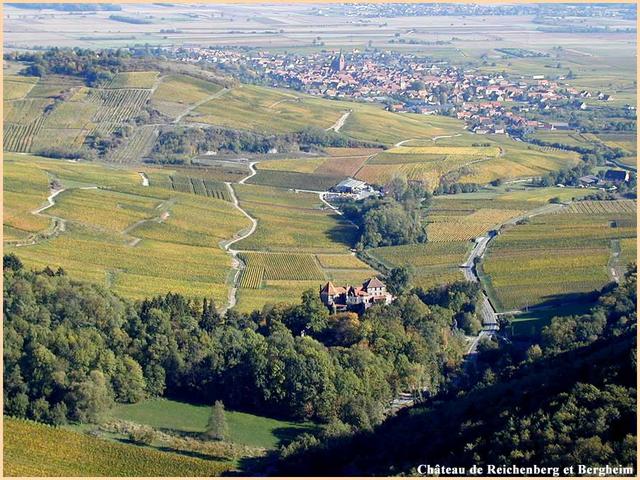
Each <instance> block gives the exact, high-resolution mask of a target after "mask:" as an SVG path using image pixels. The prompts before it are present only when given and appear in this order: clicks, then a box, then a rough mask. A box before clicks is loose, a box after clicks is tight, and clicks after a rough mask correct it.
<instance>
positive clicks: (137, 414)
mask: <svg viewBox="0 0 640 480" xmlns="http://www.w3.org/2000/svg"><path fill="white" fill-rule="evenodd" d="M210 411H211V407H210V406H208V405H193V404H189V403H184V402H177V401H173V400H167V399H152V400H144V401H141V402H138V403H135V404H130V405H125V404H122V405H118V406H117V407H115V408H114V409H113V410H111V412H110V413H109V416H110V417H111V418H112V419H116V420H126V421H129V422H133V423H137V424H141V425H148V426H150V427H153V428H156V429H159V430H166V431H172V432H176V433H179V434H193V433H200V432H203V431H204V430H205V427H206V426H207V421H208V419H209V413H210ZM225 418H226V420H227V425H228V426H229V435H230V438H229V441H230V442H232V443H237V444H242V445H248V446H252V447H261V448H265V449H272V448H276V447H277V446H278V445H279V444H280V443H282V442H284V443H288V442H289V441H291V440H292V439H293V438H294V437H295V436H296V435H299V434H301V433H305V432H311V431H313V430H315V425H314V424H312V423H308V422H306V423H296V422H290V421H284V420H276V419H273V418H268V417H260V416H257V415H251V414H249V413H243V412H234V411H226V412H225Z"/></svg>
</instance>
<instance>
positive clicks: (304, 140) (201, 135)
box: [149, 126, 378, 164]
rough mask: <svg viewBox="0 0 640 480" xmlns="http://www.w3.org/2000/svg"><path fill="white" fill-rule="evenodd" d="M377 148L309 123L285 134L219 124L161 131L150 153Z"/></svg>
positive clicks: (174, 157) (171, 158) (175, 160)
mask: <svg viewBox="0 0 640 480" xmlns="http://www.w3.org/2000/svg"><path fill="white" fill-rule="evenodd" d="M372 146H373V147H375V146H378V145H376V144H371V143H367V142H361V141H358V140H353V139H350V138H348V137H346V136H345V135H342V134H340V133H336V132H327V131H325V130H323V129H321V128H317V127H312V126H308V127H305V128H303V129H302V130H300V131H297V132H292V133H285V134H266V133H253V132H249V131H243V130H233V129H228V128H220V127H208V128H201V127H186V128H185V127H180V128H176V129H172V130H165V131H163V132H161V133H160V135H159V136H158V139H157V140H156V143H155V144H154V146H153V149H152V151H151V154H150V158H149V161H150V162H153V163H168V164H183V163H189V162H190V161H191V159H192V158H193V157H195V156H198V155H202V154H204V153H206V152H208V151H215V152H218V151H220V152H222V153H240V152H247V153H257V154H267V153H270V152H277V153H286V152H298V151H314V150H315V151H318V150H319V149H321V148H323V147H372Z"/></svg>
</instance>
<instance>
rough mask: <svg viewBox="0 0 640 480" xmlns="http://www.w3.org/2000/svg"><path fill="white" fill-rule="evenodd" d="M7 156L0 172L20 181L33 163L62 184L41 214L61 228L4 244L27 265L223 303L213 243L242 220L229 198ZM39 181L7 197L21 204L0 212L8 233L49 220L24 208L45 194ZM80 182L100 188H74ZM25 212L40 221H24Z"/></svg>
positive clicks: (135, 294)
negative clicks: (47, 234) (27, 194)
mask: <svg viewBox="0 0 640 480" xmlns="http://www.w3.org/2000/svg"><path fill="white" fill-rule="evenodd" d="M11 160H12V162H11V163H7V164H6V165H5V173H6V174H8V175H9V178H16V180H15V181H20V177H21V176H22V178H24V176H25V175H26V173H24V169H25V168H31V167H32V166H37V168H39V169H40V171H42V172H44V171H47V172H49V173H50V175H51V176H52V177H54V178H57V179H58V181H59V182H60V183H61V184H62V185H63V186H64V187H67V188H68V190H67V191H65V192H63V193H62V194H60V195H59V196H58V197H57V198H56V204H55V206H54V207H51V208H50V209H48V210H46V212H45V213H47V214H51V215H55V216H56V217H59V218H61V219H63V221H64V222H65V223H66V228H65V230H64V231H63V232H60V234H59V235H58V236H54V237H53V238H50V239H46V240H45V239H43V240H41V241H38V242H36V243H35V244H33V245H25V246H22V247H16V246H6V249H7V250H10V251H13V252H15V253H17V254H18V255H20V258H21V259H22V260H23V261H24V262H25V264H26V265H27V266H29V267H34V268H44V267H45V266H47V265H50V266H51V267H52V268H57V267H63V268H64V269H65V270H66V271H68V272H69V273H70V274H73V275H75V276H76V277H77V278H80V279H84V280H88V281H92V282H96V283H100V284H104V285H108V286H111V287H112V288H113V289H114V291H116V292H118V293H120V294H122V295H124V296H127V297H130V298H141V297H145V296H150V295H155V294H162V293H166V292H167V291H174V292H180V293H183V294H185V295H188V296H190V295H194V296H197V297H202V296H206V297H209V298H213V299H214V300H215V301H216V303H217V304H218V305H222V304H223V303H224V301H226V298H227V288H228V287H227V285H226V281H227V273H228V271H229V268H230V266H231V260H230V258H229V256H228V254H226V253H225V252H224V251H223V250H222V249H220V248H219V246H218V243H219V242H220V241H222V240H225V239H228V238H231V237H233V235H234V234H235V233H236V232H237V231H239V230H241V229H243V228H245V227H246V223H247V221H246V218H245V217H244V216H242V215H241V214H240V213H239V212H238V211H237V210H236V209H234V208H233V206H232V205H231V204H230V203H229V202H227V201H222V200H219V199H215V198H210V197H205V196H200V195H188V194H183V193H180V192H177V191H171V190H167V189H163V188H154V187H143V186H141V184H140V177H139V175H138V174H137V173H136V172H135V171H127V170H118V169H109V168H106V167H103V166H97V165H87V164H70V163H68V162H62V161H52V160H44V159H41V158H38V157H27V156H16V157H11ZM14 172H16V173H14ZM150 174H151V173H150ZM36 178H37V177H36ZM41 178H42V179H43V180H42V181H41V182H40V183H37V184H33V186H32V187H30V188H31V189H32V191H33V193H30V195H31V197H29V198H33V200H28V199H27V198H23V197H20V198H17V199H14V198H13V197H10V200H11V201H12V202H14V203H15V202H18V201H24V203H25V205H27V200H28V207H27V208H24V209H23V210H20V209H19V207H16V210H13V211H15V212H16V213H15V215H14V216H12V217H5V228H7V229H8V231H9V232H11V233H13V234H14V236H18V233H19V232H23V231H24V232H25V233H27V232H29V231H32V230H35V229H37V228H39V227H40V226H43V227H45V228H46V225H47V224H48V223H49V222H50V221H49V220H48V219H47V218H46V217H43V218H41V217H37V216H33V215H31V214H30V213H28V210H27V209H32V208H36V207H37V206H38V205H39V204H40V203H41V201H38V202H36V200H37V199H38V198H44V197H46V195H47V191H48V188H47V182H46V175H44V174H42V177H41ZM25 181H26V180H21V182H22V183H20V184H19V185H21V188H22V187H24V186H25V185H26V184H24V182H25ZM9 186H10V187H11V184H10V185H9ZM26 186H28V185H26ZM87 186H88V187H93V186H98V187H100V188H90V189H80V187H87ZM11 188H12V189H13V187H11ZM25 188H26V187H25ZM31 217H33V218H35V219H36V220H37V222H40V223H37V224H32V223H33V220H32V218H31ZM96 252H100V253H99V254H96Z"/></svg>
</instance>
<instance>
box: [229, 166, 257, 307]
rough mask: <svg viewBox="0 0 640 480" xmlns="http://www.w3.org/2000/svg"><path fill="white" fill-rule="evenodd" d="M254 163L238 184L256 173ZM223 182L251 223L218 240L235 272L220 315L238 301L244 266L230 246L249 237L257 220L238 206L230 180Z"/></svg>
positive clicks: (240, 208) (255, 226) (234, 203)
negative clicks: (231, 236)
mask: <svg viewBox="0 0 640 480" xmlns="http://www.w3.org/2000/svg"><path fill="white" fill-rule="evenodd" d="M256 163H258V162H251V163H250V164H249V170H250V173H249V175H247V176H246V177H244V178H242V179H241V180H240V181H239V182H238V184H240V185H243V184H244V183H245V182H246V181H247V180H249V179H250V178H251V177H253V176H254V175H255V174H256V173H257V172H256V169H255V168H254V165H255V164H256ZM224 183H225V185H226V186H227V189H228V190H229V195H230V196H231V203H233V206H234V207H235V208H236V209H237V210H238V211H240V213H242V214H243V215H244V216H245V217H247V218H248V219H249V221H250V222H251V225H250V227H249V228H248V229H243V230H240V231H239V232H238V233H236V235H235V236H234V237H233V238H232V239H230V240H224V241H222V242H220V247H222V248H223V249H224V250H226V251H227V252H228V253H229V254H230V255H231V269H232V270H234V271H235V273H234V274H233V279H232V281H231V288H230V289H229V295H228V298H227V305H226V306H224V307H223V308H221V309H220V314H221V315H224V314H225V313H227V310H229V309H231V308H233V307H235V306H236V304H237V303H238V286H239V284H240V274H241V273H242V270H244V269H245V268H246V265H245V264H244V262H243V261H242V260H241V259H240V257H238V253H240V252H239V250H235V249H233V248H231V245H233V244H234V243H237V242H239V241H240V240H244V239H245V238H247V237H249V236H250V235H252V234H253V232H255V231H256V228H257V227H258V220H256V219H255V218H253V217H252V216H251V215H249V213H247V211H246V210H245V209H243V208H242V207H241V206H240V203H239V202H238V197H237V196H236V192H235V191H234V190H233V186H232V185H231V182H224Z"/></svg>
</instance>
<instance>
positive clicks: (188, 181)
mask: <svg viewBox="0 0 640 480" xmlns="http://www.w3.org/2000/svg"><path fill="white" fill-rule="evenodd" d="M150 178H151V180H150V185H151V186H158V187H161V188H167V189H170V190H174V191H176V192H183V193H192V194H194V195H201V196H203V197H211V198H217V199H219V200H225V201H227V202H229V201H231V196H230V194H229V189H228V188H227V186H226V185H225V184H224V183H223V182H218V181H216V180H210V179H208V178H200V177H186V176H182V175H161V174H158V175H154V176H152V177H150Z"/></svg>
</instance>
